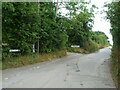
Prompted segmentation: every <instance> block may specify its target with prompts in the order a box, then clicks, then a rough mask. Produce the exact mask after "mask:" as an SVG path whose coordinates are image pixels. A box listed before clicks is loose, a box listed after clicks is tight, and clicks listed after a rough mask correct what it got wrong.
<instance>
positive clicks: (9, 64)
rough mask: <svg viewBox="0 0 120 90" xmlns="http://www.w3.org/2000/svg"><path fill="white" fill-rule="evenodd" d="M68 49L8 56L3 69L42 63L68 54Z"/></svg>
mask: <svg viewBox="0 0 120 90" xmlns="http://www.w3.org/2000/svg"><path fill="white" fill-rule="evenodd" d="M66 55H67V54H66V51H65V50H61V51H56V52H52V53H47V54H46V53H42V54H31V55H26V56H20V57H16V58H8V60H5V61H4V62H3V63H2V69H8V68H16V67H21V66H25V65H31V64H36V63H41V62H45V61H51V60H54V59H58V58H61V57H64V56H66Z"/></svg>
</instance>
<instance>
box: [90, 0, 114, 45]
mask: <svg viewBox="0 0 120 90" xmlns="http://www.w3.org/2000/svg"><path fill="white" fill-rule="evenodd" d="M105 2H111V1H110V0H91V4H95V5H96V6H97V7H98V9H97V10H95V12H98V13H97V14H95V18H94V26H93V28H92V30H93V31H102V32H104V33H105V34H106V35H107V36H108V38H109V39H108V40H109V41H110V43H111V44H113V41H112V35H111V33H110V28H111V26H110V22H109V21H108V20H106V19H105V16H106V13H105V12H103V13H102V14H101V13H100V12H101V11H103V10H107V8H105V7H104V3H105Z"/></svg>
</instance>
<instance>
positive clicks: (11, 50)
mask: <svg viewBox="0 0 120 90" xmlns="http://www.w3.org/2000/svg"><path fill="white" fill-rule="evenodd" d="M9 52H20V50H19V49H10V50H9Z"/></svg>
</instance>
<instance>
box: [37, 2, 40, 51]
mask: <svg viewBox="0 0 120 90" xmlns="http://www.w3.org/2000/svg"><path fill="white" fill-rule="evenodd" d="M39 7H40V5H39V0H38V15H39ZM38 36H39V34H38ZM37 49H38V50H37V52H38V53H39V51H40V42H39V39H38V45H37Z"/></svg>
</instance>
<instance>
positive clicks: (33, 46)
mask: <svg viewBox="0 0 120 90" xmlns="http://www.w3.org/2000/svg"><path fill="white" fill-rule="evenodd" d="M33 53H35V44H33Z"/></svg>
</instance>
